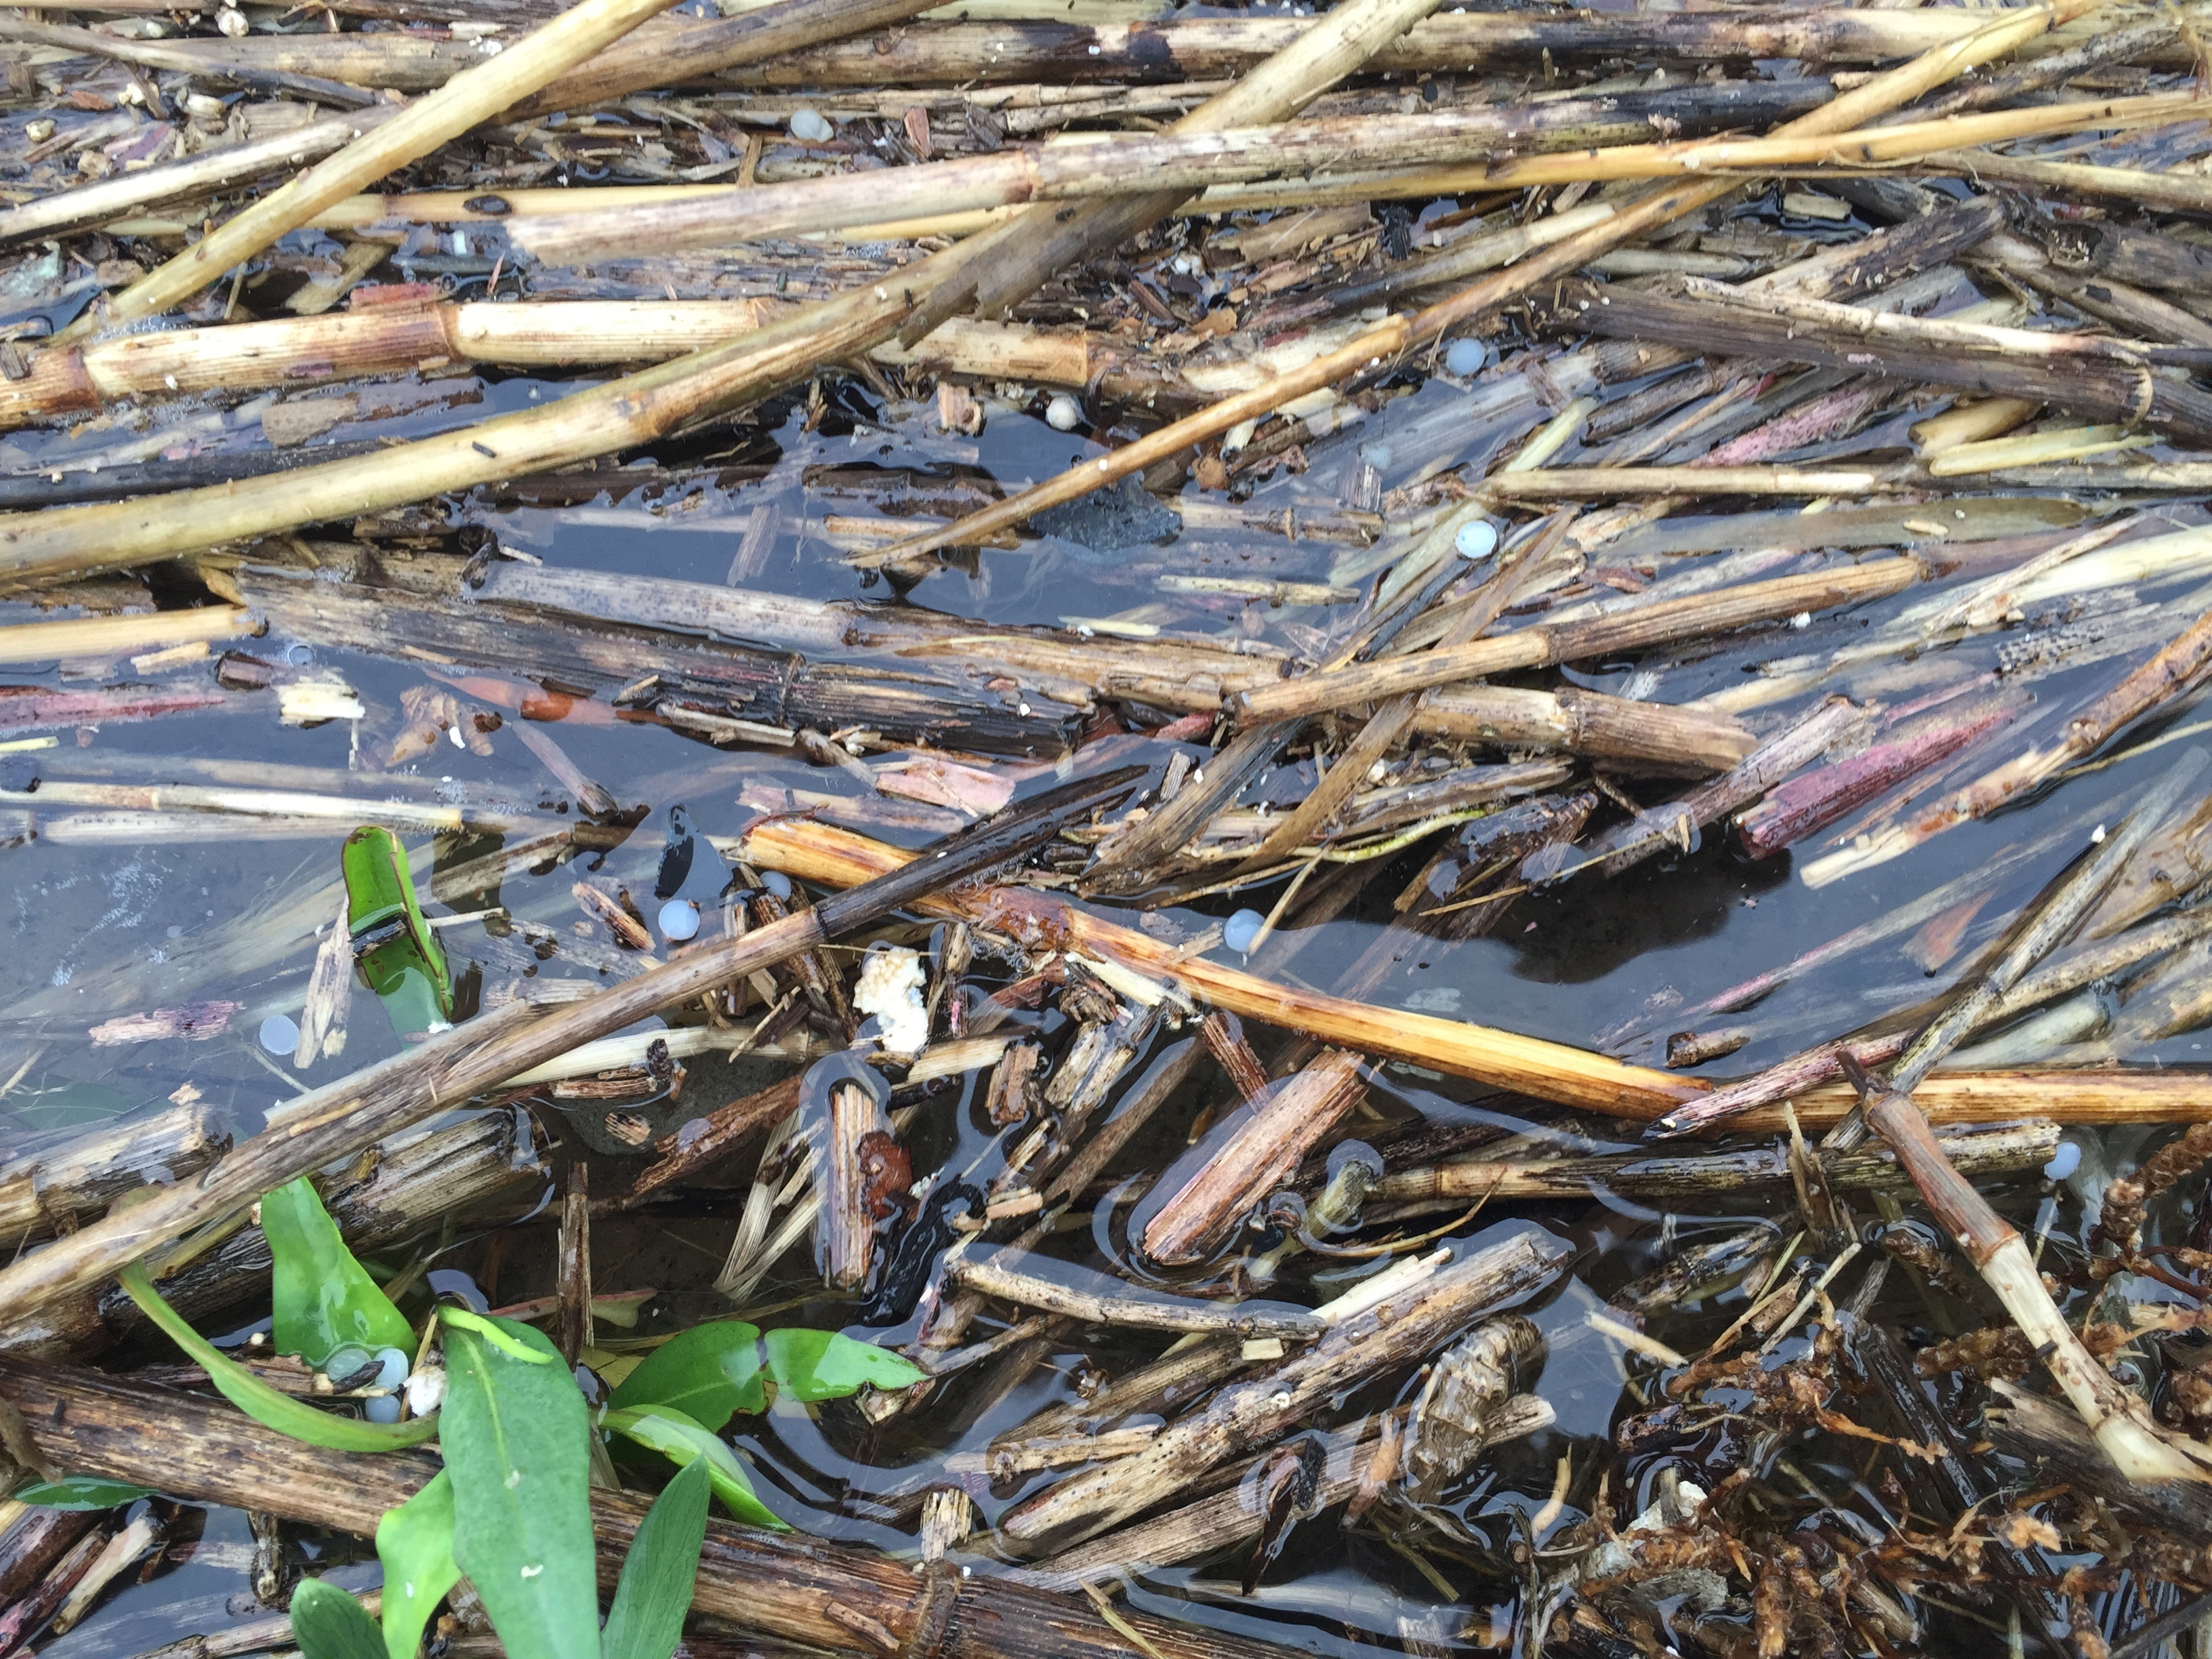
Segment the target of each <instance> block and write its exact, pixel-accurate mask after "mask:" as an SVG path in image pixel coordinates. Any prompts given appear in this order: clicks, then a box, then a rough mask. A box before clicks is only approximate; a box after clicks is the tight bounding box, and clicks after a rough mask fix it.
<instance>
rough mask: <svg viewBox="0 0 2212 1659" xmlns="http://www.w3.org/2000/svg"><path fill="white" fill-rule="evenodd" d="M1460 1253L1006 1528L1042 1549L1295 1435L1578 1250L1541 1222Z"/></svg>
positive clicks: (1009, 1517)
mask: <svg viewBox="0 0 2212 1659" xmlns="http://www.w3.org/2000/svg"><path fill="white" fill-rule="evenodd" d="M1495 1231H1496V1230H1493V1232H1495ZM1457 1249H1458V1250H1459V1252H1460V1253H1459V1254H1458V1255H1456V1256H1455V1259H1453V1260H1451V1261H1449V1262H1447V1263H1445V1264H1444V1265H1442V1266H1441V1267H1437V1269H1436V1270H1435V1271H1432V1272H1430V1273H1425V1274H1424V1275H1421V1276H1419V1277H1414V1278H1413V1279H1412V1282H1411V1283H1410V1284H1408V1285H1405V1286H1404V1287H1403V1288H1402V1289H1400V1290H1396V1291H1390V1292H1389V1294H1387V1295H1386V1296H1384V1297H1383V1298H1381V1299H1380V1300H1378V1301H1377V1302H1376V1304H1373V1305H1371V1306H1369V1307H1365V1308H1364V1309H1361V1310H1358V1311H1357V1312H1353V1313H1349V1314H1347V1315H1346V1316H1343V1317H1341V1318H1340V1319H1338V1320H1337V1321H1335V1322H1334V1323H1333V1324H1332V1325H1331V1326H1330V1328H1329V1330H1328V1334H1326V1335H1324V1336H1323V1337H1322V1339H1321V1340H1319V1341H1317V1342H1316V1343H1314V1344H1312V1345H1311V1346H1309V1347H1306V1348H1303V1349H1301V1350H1299V1351H1298V1352H1297V1353H1295V1354H1293V1355H1292V1356H1291V1358H1289V1359H1286V1360H1285V1361H1283V1362H1282V1363H1281V1364H1278V1365H1275V1366H1273V1367H1272V1368H1270V1369H1269V1370H1265V1371H1261V1372H1260V1373H1258V1374H1256V1375H1255V1376H1249V1377H1246V1378H1243V1379H1242V1380H1240V1381H1238V1382H1235V1383H1229V1384H1228V1385H1226V1386H1225V1387H1224V1388H1222V1389H1220V1390H1218V1392H1217V1393H1215V1394H1214V1395H1212V1398H1210V1399H1209V1400H1207V1401H1206V1403H1205V1404H1203V1405H1202V1406H1200V1407H1198V1408H1197V1409H1195V1410H1194V1411H1193V1412H1191V1413H1188V1415H1186V1416H1184V1417H1182V1418H1179V1419H1176V1421H1174V1422H1172V1423H1170V1424H1169V1425H1167V1426H1166V1427H1165V1428H1164V1429H1162V1430H1161V1431H1159V1433H1158V1435H1156V1436H1155V1437H1153V1439H1152V1443H1151V1444H1149V1445H1148V1446H1146V1448H1145V1449H1144V1450H1142V1451H1140V1452H1137V1453H1135V1454H1133V1455H1131V1456H1128V1457H1123V1458H1118V1459H1116V1460H1115V1461H1114V1462H1111V1463H1107V1464H1103V1465H1100V1466H1098V1467H1096V1468H1090V1469H1085V1470H1081V1471H1079V1472H1078V1473H1076V1474H1073V1475H1070V1476H1068V1477H1067V1478H1066V1479H1065V1480H1060V1481H1059V1482H1057V1483H1055V1484H1054V1485H1053V1486H1048V1487H1046V1488H1045V1489H1044V1491H1042V1492H1039V1493H1037V1494H1036V1496H1035V1497H1032V1498H1027V1499H1025V1500H1024V1501H1023V1502H1022V1503H1021V1504H1018V1505H1016V1506H1015V1507H1014V1508H1013V1509H1012V1510H1009V1511H1007V1513H1006V1514H1005V1515H1004V1516H1001V1517H1000V1523H999V1524H1000V1534H1001V1535H1002V1536H1003V1537H1005V1538H1006V1539H1007V1540H1008V1541H1011V1542H1012V1544H1013V1545H1014V1546H1015V1547H1017V1548H1020V1549H1024V1550H1028V1551H1034V1550H1036V1549H1037V1548H1039V1547H1047V1546H1049V1545H1053V1544H1061V1543H1072V1542H1076V1541H1080V1540H1081V1539H1083V1538H1085V1537H1089V1536H1091V1534H1096V1533H1098V1532H1101V1531H1103V1530H1104V1529H1105V1528H1108V1527H1110V1526H1112V1525H1113V1524H1114V1523H1115V1522H1118V1521H1122V1520H1126V1519H1127V1518H1128V1517H1129V1516H1132V1515H1134V1514H1136V1513H1137V1512H1138V1511H1139V1510H1145V1509H1147V1508H1150V1507H1151V1506H1152V1504H1157V1503H1158V1502H1160V1501H1161V1500H1162V1499H1163V1498H1167V1497H1169V1496H1170V1495H1171V1494H1173V1493H1175V1492H1179V1491H1182V1490H1184V1489H1186V1488H1188V1486H1189V1484H1190V1482H1191V1480H1193V1479H1194V1477H1195V1476H1197V1475H1200V1474H1204V1473H1205V1472H1206V1470H1208V1469H1210V1468H1213V1467H1214V1466H1215V1465H1217V1464H1218V1463H1220V1462H1223V1461H1225V1459H1227V1458H1230V1457H1233V1456H1235V1455H1237V1453H1239V1452H1240V1451H1243V1450H1244V1449H1247V1448H1249V1447H1253V1446H1257V1445H1261V1444H1264V1443H1266V1442H1267V1441H1269V1440H1273V1439H1274V1438H1276V1437H1279V1436H1280V1435H1282V1434H1284V1433H1285V1432H1286V1431H1289V1430H1290V1429H1291V1428H1292V1427H1293V1426H1295V1425H1297V1424H1298V1423H1300V1422H1302V1421H1303V1420H1304V1419H1305V1418H1306V1416H1307V1415H1308V1414H1309V1413H1310V1412H1312V1411H1313V1409H1314V1408H1315V1407H1316V1406H1317V1405H1319V1404H1320V1403H1322V1401H1327V1400H1328V1399H1330V1398H1332V1397H1333V1396H1334V1395H1337V1394H1338V1393H1339V1392H1340V1391H1341V1390H1343V1389H1347V1388H1349V1387H1350V1386H1352V1384H1353V1383H1358V1382H1359V1381H1361V1380H1363V1379H1365V1378H1369V1377H1372V1376H1378V1375H1380V1374H1382V1373H1383V1372H1386V1371H1389V1370H1395V1369H1396V1368H1398V1367H1400V1366H1407V1365H1413V1364H1419V1363H1420V1362H1421V1361H1423V1360H1425V1359H1427V1358H1430V1357H1431V1356H1432V1355H1433V1354H1434V1353H1435V1352H1436V1351H1437V1348H1439V1347H1440V1346H1443V1344H1444V1343H1446V1342H1447V1341H1449V1340H1450V1339H1451V1338H1452V1337H1453V1336H1454V1335H1455V1334H1458V1333H1459V1332H1460V1331H1462V1330H1463V1329H1465V1328H1466V1327H1467V1326H1468V1324H1470V1323H1471V1322H1474V1320H1475V1319H1476V1318H1478V1317H1480V1316H1482V1315H1484V1314H1486V1313H1491V1312H1495V1311H1497V1310H1499V1309H1501V1308H1504V1307H1506V1306H1510V1305H1512V1304H1516V1303H1518V1302H1520V1301H1522V1299H1524V1298H1525V1297H1528V1296H1530V1295H1532V1294H1534V1292H1535V1291H1538V1290H1540V1289H1541V1288H1542V1287H1543V1286H1544V1285H1547V1284H1548V1283H1549V1282H1550V1281H1551V1280H1552V1279H1553V1276H1554V1275H1555V1274H1557V1273H1559V1270H1560V1268H1561V1267H1563V1266H1564V1264H1565V1261H1566V1260H1567V1257H1568V1255H1570V1254H1571V1251H1570V1248H1569V1246H1568V1245H1567V1243H1565V1240H1563V1239H1559V1238H1557V1237H1553V1235H1552V1234H1550V1233H1548V1232H1546V1231H1543V1230H1542V1229H1541V1228H1539V1227H1534V1226H1520V1227H1509V1228H1508V1229H1506V1230H1505V1231H1504V1237H1496V1238H1495V1239H1494V1241H1493V1242H1492V1243H1488V1244H1477V1243H1474V1241H1463V1242H1462V1243H1461V1244H1460V1245H1459V1246H1458V1247H1457ZM1440 1254H1449V1252H1440Z"/></svg>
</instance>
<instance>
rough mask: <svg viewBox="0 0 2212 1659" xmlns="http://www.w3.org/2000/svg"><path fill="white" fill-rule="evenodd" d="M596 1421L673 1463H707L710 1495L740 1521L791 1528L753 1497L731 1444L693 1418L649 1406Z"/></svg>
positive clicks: (777, 1528)
mask: <svg viewBox="0 0 2212 1659" xmlns="http://www.w3.org/2000/svg"><path fill="white" fill-rule="evenodd" d="M600 1421H601V1423H602V1425H604V1426H605V1427H606V1428H608V1429H610V1430H611V1431H613V1432H615V1433H617V1434H619V1435H623V1436H626V1437H629V1439H632V1440H635V1441H636V1442H637V1443H638V1444H639V1445H641V1446H645V1447H648V1448H650V1449H652V1450H653V1451H657V1452H659V1453H660V1454H661V1455H663V1456H665V1457H666V1458H668V1459H669V1460H670V1461H671V1462H675V1463H678V1464H684V1465H688V1464H690V1463H691V1462H695V1461H696V1462H703V1463H705V1464H706V1466H707V1478H708V1480H710V1481H711V1482H713V1483H714V1496H715V1497H717V1498H720V1499H721V1500H722V1507H723V1508H725V1509H726V1510H729V1512H730V1513H731V1514H732V1515H733V1516H736V1517H737V1518H738V1520H740V1521H744V1522H750V1524H752V1525H753V1526H756V1527H766V1528H769V1530H771V1531H773V1532H789V1531H790V1530H791V1525H790V1523H789V1522H787V1521H784V1520H782V1519H781V1518H780V1517H779V1516H777V1515H776V1513H775V1510H771V1509H769V1507H768V1506H767V1505H766V1504H763V1503H762V1502H761V1501H760V1499H759V1498H756V1497H754V1496H753V1483H752V1480H751V1478H750V1476H748V1475H747V1474H745V1466H744V1464H742V1463H740V1462H738V1455H737V1453H735V1452H734V1451H732V1450H731V1449H730V1446H729V1443H728V1442H727V1441H726V1440H724V1439H723V1438H722V1437H720V1435H718V1434H716V1433H714V1431H712V1430H710V1429H708V1428H707V1427H706V1426H705V1425H702V1424H701V1423H700V1422H698V1421H697V1420H696V1419H693V1418H690V1417H686V1416H685V1415H684V1413H682V1412H680V1411H678V1410H676V1409H675V1408H674V1407H669V1406H648V1407H644V1408H643V1409H642V1410H628V1411H625V1410H622V1409H619V1408H616V1409H610V1410H609V1411H608V1413H606V1415H605V1417H604V1418H602V1419H600Z"/></svg>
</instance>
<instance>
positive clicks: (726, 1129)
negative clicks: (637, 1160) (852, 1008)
mask: <svg viewBox="0 0 2212 1659" xmlns="http://www.w3.org/2000/svg"><path fill="white" fill-rule="evenodd" d="M804 1079H805V1073H799V1072H794V1073H792V1074H791V1075H790V1076H789V1077H787V1078H783V1079H780V1080H779V1081H777V1082H775V1083H771V1084H769V1085H768V1087H767V1088H765V1089H762V1090H758V1091H755V1092H754V1093H752V1094H749V1095H744V1096H741V1097H738V1099H736V1100H733V1101H732V1102H730V1103H729V1104H728V1105H726V1106H720V1107H717V1108H716V1109H714V1110H713V1111H712V1112H709V1113H708V1114H707V1115H706V1116H704V1117H699V1118H693V1119H691V1120H690V1121H687V1122H686V1123H684V1125H683V1126H682V1127H680V1128H678V1129H677V1130H675V1131H674V1132H673V1133H670V1134H665V1135H663V1136H662V1137H661V1138H660V1139H659V1140H656V1141H655V1142H653V1151H654V1152H658V1153H659V1154H660V1157H659V1161H658V1162H655V1163H653V1164H647V1166H646V1167H645V1168H644V1169H643V1170H640V1171H639V1172H638V1176H637V1179H636V1180H635V1181H634V1182H631V1183H630V1188H629V1191H628V1192H627V1193H625V1194H623V1195H622V1196H621V1197H620V1198H617V1199H612V1200H607V1199H601V1200H595V1201H594V1203H593V1206H592V1210H593V1213H595V1214H599V1213H605V1212H611V1211H618V1210H628V1209H634V1208H635V1207H636V1206H638V1205H640V1204H642V1203H643V1202H645V1201H646V1200H647V1199H650V1198H652V1197H653V1196H654V1195H655V1194H659V1193H662V1192H665V1191H666V1190H667V1189H668V1188H671V1187H678V1186H681V1185H683V1184H684V1182H688V1181H690V1180H691V1179H692V1178H693V1177H694V1176H698V1175H701V1174H703V1173H704V1172H705V1171H706V1170H708V1169H710V1168H711V1167H713V1166H714V1164H718V1163H720V1161H721V1160H722V1159H723V1158H726V1157H728V1156H729V1155H730V1153H731V1152H733V1151H735V1150H736V1148H737V1146H738V1144H739V1143H740V1142H742V1141H743V1140H744V1139H746V1137H748V1136H749V1135H751V1134H753V1133H755V1132H757V1131H763V1130H767V1129H771V1128H773V1127H775V1125H777V1124H779V1123H781V1122H782V1121H783V1120H784V1119H786V1118H787V1117H789V1116H790V1115H792V1113H793V1112H794V1111H796V1110H798V1109H799V1085H800V1084H801V1082H802V1081H804Z"/></svg>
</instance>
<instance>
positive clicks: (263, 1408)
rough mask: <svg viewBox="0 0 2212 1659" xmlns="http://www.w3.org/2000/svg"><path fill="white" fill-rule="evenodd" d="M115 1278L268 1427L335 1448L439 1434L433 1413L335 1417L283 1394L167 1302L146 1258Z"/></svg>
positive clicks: (373, 1448)
mask: <svg viewBox="0 0 2212 1659" xmlns="http://www.w3.org/2000/svg"><path fill="white" fill-rule="evenodd" d="M115 1278H116V1282H117V1283H118V1284H119V1285H122V1286H123V1288H124V1290H125V1291H126V1292H127V1293H128V1294H129V1296H130V1297H131V1300H132V1301H133V1302H135V1303H137V1304H138V1306H139V1309H140V1310H141V1311H142V1312H143V1313H144V1314H145V1316H146V1317H147V1318H149V1319H150V1320H152V1321H153V1322H154V1323H155V1324H156V1325H158V1326H159V1327H161V1329H162V1331H163V1332H164V1333H166V1334H167V1336H168V1338H169V1340H171V1341H172V1342H174V1343H175V1344H176V1345H177V1346H179V1347H180V1348H182V1349H183V1350H184V1351H185V1352H186V1353H187V1354H189V1355H190V1356H191V1358H192V1360H193V1362H194V1363H195V1364H197V1365H198V1366H199V1367H200V1368H201V1369H202V1370H205V1371H206V1372H207V1374H208V1381H210V1383H214V1384H215V1386H216V1392H218V1393H219V1394H221V1395H222V1397H223V1398H224V1399H226V1400H228V1401H230V1403H231V1404H232V1405H234V1406H235V1407H238V1409H239V1410H240V1411H242V1412H244V1413H246V1415H247V1416H248V1417H250V1418H252V1419H253V1420H254V1421H255V1422H257V1423H258V1424H261V1425H263V1426H264V1427H265V1428H271V1429H274V1430H276V1432H277V1433H279V1434H289V1435H290V1436H291V1437H292V1438H294V1439H295V1440H304V1441H306V1442H307V1443H308V1444H309V1445H311V1446H328V1447H329V1448H330V1449H331V1450H333V1451H353V1452H381V1451H397V1450H398V1449H400V1448H401V1447H403V1446H419V1445H421V1444H422V1443H423V1442H424V1441H426V1440H430V1439H435V1437H437V1433H438V1419H436V1418H435V1417H425V1418H417V1419H415V1420H414V1421H413V1422H411V1423H363V1422H360V1421H357V1420H356V1419H353V1418H349V1417H333V1416H331V1414H330V1413H328V1412H320V1411H317V1410H316V1409H315V1408H314V1407H313V1406H310V1405H308V1404H307V1402H306V1401H302V1400H295V1399H293V1398H292V1396H291V1395H289V1394H279V1393H278V1392H277V1391H276V1389H272V1388H270V1386H269V1385H268V1384H267V1383H264V1382H263V1381H262V1380H261V1379H260V1378H259V1377H258V1376H255V1375H254V1374H253V1373H252V1371H249V1370H246V1367H245V1366H243V1365H241V1364H239V1363H238V1362H237V1361H236V1360H234V1359H233V1358H231V1357H230V1356H229V1355H228V1354H227V1353H225V1352H223V1351H222V1349H220V1348H218V1347H216V1346H215V1344H214V1343H212V1342H210V1341H209V1340H207V1338H205V1337H204V1336H202V1335H201V1334H199V1333H198V1332H197V1331H196V1330H194V1329H193V1328H191V1325H190V1324H189V1323H187V1322H185V1316H183V1315H182V1314H180V1313H179V1312H178V1311H177V1310H175V1309H174V1308H173V1307H171V1306H170V1305H169V1304H167V1303H166V1302H164V1301H163V1300H162V1299H161V1293H160V1292H159V1291H156V1290H155V1288H154V1285H153V1283H152V1281H151V1280H149V1279H148V1278H147V1277H146V1268H145V1266H144V1264H143V1263H142V1262H133V1263H132V1264H131V1266H130V1267H125V1269H124V1270H123V1271H122V1272H121V1273H118V1274H116V1275H115Z"/></svg>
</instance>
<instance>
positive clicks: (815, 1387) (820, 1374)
mask: <svg viewBox="0 0 2212 1659" xmlns="http://www.w3.org/2000/svg"><path fill="white" fill-rule="evenodd" d="M762 1346H763V1347H765V1348H766V1349H767V1350H768V1374H769V1376H772V1377H774V1378H775V1386H776V1388H777V1389H778V1390H779V1391H780V1392H781V1393H784V1394H788V1395H791V1396H792V1397H793V1399H795V1400H807V1401H813V1400H842V1399H843V1398H844V1397H845V1396H846V1395H848V1394H857V1393H858V1392H859V1391H860V1389H861V1388H862V1387H863V1386H866V1385H867V1384H871V1383H872V1384H873V1385H874V1386H875V1387H877V1388H878V1389H910V1388H912V1387H913V1386H914V1385H915V1383H920V1382H922V1381H923V1380H925V1379H926V1378H927V1376H928V1375H929V1373H928V1372H927V1371H925V1370H922V1369H921V1367H920V1366H918V1365H916V1364H914V1362H913V1361H911V1360H909V1359H908V1358H905V1357H904V1356H902V1355H900V1354H895V1353H893V1352H891V1351H890V1349H889V1348H878V1347H877V1346H875V1345H874V1344H873V1343H870V1342H855V1341H854V1340H853V1339H852V1338H851V1337H849V1336H844V1335H842V1334H839V1333H837V1332H836V1331H806V1330H798V1329H790V1330H781V1331H770V1332H769V1334H767V1336H765V1337H764V1338H763V1339H762ZM641 1369H642V1368H641Z"/></svg>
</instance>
